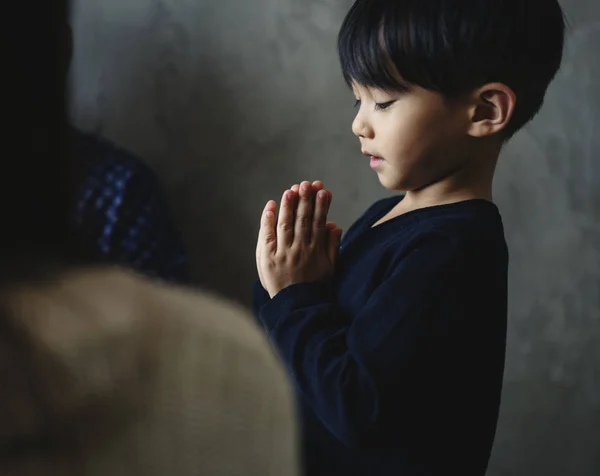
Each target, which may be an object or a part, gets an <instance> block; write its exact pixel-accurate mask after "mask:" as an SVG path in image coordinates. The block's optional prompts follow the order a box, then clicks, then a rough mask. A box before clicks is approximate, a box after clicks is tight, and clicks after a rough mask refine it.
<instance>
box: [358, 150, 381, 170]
mask: <svg viewBox="0 0 600 476" xmlns="http://www.w3.org/2000/svg"><path fill="white" fill-rule="evenodd" d="M362 153H363V155H366V156H367V157H369V158H370V159H371V161H370V163H369V165H370V166H371V168H372V169H376V168H377V167H379V166H380V165H381V164H382V163H383V162H384V159H383V158H381V157H378V156H377V155H373V154H371V153H370V152H369V151H366V150H363V151H362Z"/></svg>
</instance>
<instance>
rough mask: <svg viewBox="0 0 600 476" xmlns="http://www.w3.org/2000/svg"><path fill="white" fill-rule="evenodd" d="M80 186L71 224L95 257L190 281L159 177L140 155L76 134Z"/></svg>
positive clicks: (74, 132) (183, 251)
mask: <svg viewBox="0 0 600 476" xmlns="http://www.w3.org/2000/svg"><path fill="white" fill-rule="evenodd" d="M73 142H74V144H73V145H74V153H75V155H76V159H77V163H78V164H79V165H80V167H81V170H80V172H81V173H80V176H81V184H80V188H79V191H78V197H77V203H76V206H75V210H74V211H73V215H72V222H73V227H74V229H75V231H76V232H77V235H78V236H79V238H80V239H81V240H83V241H84V242H86V243H87V249H88V250H89V251H90V255H93V258H97V259H99V260H101V261H104V262H109V263H113V264H118V265H122V266H126V267H129V268H132V269H134V270H137V271H139V272H141V273H143V274H146V275H148V276H152V277H158V278H161V279H165V280H168V281H173V282H178V283H186V282H187V281H188V278H189V275H188V262H187V255H186V253H185V250H184V248H183V245H182V242H181V239H180V236H179V234H178V232H177V230H176V229H175V226H174V225H173V222H172V219H171V216H170V214H169V210H168V207H167V204H166V200H165V199H164V197H163V193H162V189H161V187H160V184H159V181H158V179H157V178H156V176H155V174H154V173H153V172H152V171H151V170H150V169H149V168H148V166H146V165H145V164H144V163H143V162H142V161H141V160H140V159H138V158H137V157H136V156H135V155H133V154H131V153H130V152H127V151H126V150H123V149H120V148H118V147H116V146H114V145H113V144H111V143H110V142H108V141H106V140H104V139H101V138H99V137H97V136H94V135H91V134H86V133H83V132H80V131H77V130H73Z"/></svg>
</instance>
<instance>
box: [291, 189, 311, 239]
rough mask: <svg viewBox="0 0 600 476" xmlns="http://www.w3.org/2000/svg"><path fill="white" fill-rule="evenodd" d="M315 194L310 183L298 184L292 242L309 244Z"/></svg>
mask: <svg viewBox="0 0 600 476" xmlns="http://www.w3.org/2000/svg"><path fill="white" fill-rule="evenodd" d="M314 202H315V194H314V191H313V189H312V185H311V183H310V182H302V183H301V184H300V200H299V201H298V208H297V210H296V223H295V226H294V242H295V243H302V242H304V243H309V242H310V235H311V231H312V217H313V214H314Z"/></svg>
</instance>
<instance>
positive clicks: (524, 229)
mask: <svg viewBox="0 0 600 476" xmlns="http://www.w3.org/2000/svg"><path fill="white" fill-rule="evenodd" d="M74 3H75V5H74V12H73V18H74V20H73V21H74V30H75V38H76V50H75V61H74V65H73V70H72V80H73V108H72V109H73V119H74V121H75V122H76V123H77V124H78V125H80V126H81V127H83V128H85V129H88V130H95V131H97V132H100V133H102V134H104V135H105V136H107V137H109V138H110V139H113V140H115V141H117V142H118V143H120V144H122V145H124V146H126V147H128V148H130V149H132V150H133V151H135V152H137V153H139V154H140V155H141V156H143V157H144V158H145V159H146V160H147V161H148V162H149V163H150V164H151V165H152V166H153V167H154V168H155V169H156V170H157V171H158V173H159V174H160V177H161V179H162V180H163V183H164V186H165V188H166V190H167V192H168V196H169V199H170V201H171V204H172V206H173V209H174V212H175V214H176V218H177V221H178V223H179V225H180V227H181V229H182V231H183V233H184V236H185V239H186V242H187V244H188V246H189V249H190V252H191V254H192V258H193V267H194V272H195V277H196V279H197V281H198V282H199V283H201V284H203V285H205V286H208V287H210V288H213V289H215V290H217V291H219V292H222V293H224V294H226V295H227V296H229V297H232V298H234V299H238V300H241V301H242V302H246V303H247V302H248V297H249V287H250V286H251V284H252V282H253V280H254V279H255V270H254V248H255V238H256V232H257V225H258V218H259V214H260V211H261V209H262V206H263V204H264V203H265V201H266V200H267V199H269V198H278V197H279V196H280V193H281V191H282V190H283V189H285V188H286V187H289V186H290V185H291V184H293V183H295V182H297V181H299V180H303V179H309V180H314V179H321V180H323V181H324V182H325V183H326V185H327V186H328V187H329V188H330V189H331V190H332V191H333V192H334V195H335V198H334V201H335V203H334V206H333V208H332V218H333V219H335V220H336V221H337V222H338V223H339V224H341V225H342V226H344V227H347V226H348V225H349V224H350V223H351V222H352V221H353V220H354V218H356V217H357V215H358V214H359V213H361V212H362V211H363V210H364V208H365V207H366V206H367V205H368V204H370V203H371V202H373V201H374V200H376V199H377V198H380V197H382V196H385V195H386V193H385V191H384V190H382V189H381V187H380V185H379V183H378V181H377V178H376V177H375V176H374V174H373V173H372V172H371V171H370V170H369V169H368V167H367V166H366V162H365V160H364V158H363V157H362V156H361V155H360V151H359V148H358V147H357V142H356V140H355V138H354V137H353V136H352V134H351V131H350V123H351V120H352V114H353V109H352V103H353V98H352V95H351V94H350V93H349V92H348V91H347V90H346V89H345V88H344V86H343V84H342V81H341V78H340V74H339V72H338V65H337V58H336V53H335V37H336V32H337V28H338V26H339V24H340V22H341V20H342V18H343V15H344V13H345V11H346V10H347V8H348V7H349V5H350V4H351V1H350V0H302V1H299V0H164V1H159V0H75V2H74ZM562 3H563V6H564V7H565V10H566V12H567V16H568V18H569V21H570V24H571V26H570V32H569V42H568V46H567V51H566V56H565V61H564V67H563V69H562V71H561V73H560V75H559V77H558V78H557V80H556V82H555V83H554V84H553V86H552V87H551V89H550V91H549V94H548V98H547V102H546V105H545V107H544V109H543V111H542V113H541V114H540V116H539V117H538V119H537V120H536V121H535V122H534V123H533V124H531V125H530V126H529V127H527V130H526V131H524V132H523V133H521V134H520V135H518V136H517V137H516V138H515V139H514V140H513V141H512V143H511V144H510V146H509V147H508V148H507V149H506V151H505V153H504V156H503V158H502V160H501V165H500V168H499V172H498V178H497V182H496V199H497V202H498V204H499V206H500V208H501V210H502V212H503V214H504V217H505V223H506V229H507V236H508V240H509V244H510V247H511V252H512V263H511V276H510V279H511V285H510V291H511V295H510V336H509V347H508V359H507V373H506V384H505V392H504V401H503V407H502V415H501V421H500V427H499V431H498V437H497V444H496V447H495V450H494V455H493V461H492V465H491V468H490V475H492V476H505V475H510V476H512V475H515V476H517V475H528V476H537V475H544V476H564V475H582V476H588V475H589V476H592V475H598V474H600V368H599V367H600V157H598V149H599V148H600V139H599V136H600V126H599V124H600V122H599V119H600V86H599V83H598V81H599V78H600V54H599V53H598V52H599V51H600V2H598V1H597V0H563V1H562ZM483 317H484V316H483Z"/></svg>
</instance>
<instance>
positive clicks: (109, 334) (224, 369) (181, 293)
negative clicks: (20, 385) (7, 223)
mask: <svg viewBox="0 0 600 476" xmlns="http://www.w3.org/2000/svg"><path fill="white" fill-rule="evenodd" d="M1 298H2V300H1V304H2V310H3V314H4V315H6V316H8V319H9V320H10V321H12V322H13V323H16V325H18V326H19V328H21V329H22V330H23V331H24V332H25V334H26V338H25V341H27V342H28V343H29V344H28V345H29V346H30V347H31V349H30V350H31V353H32V354H33V355H35V358H34V359H33V361H34V365H35V362H37V364H39V366H40V368H39V369H38V370H39V372H42V371H43V372H47V373H51V374H52V375H46V377H45V378H44V379H43V380H45V384H46V385H48V388H47V389H44V395H47V396H48V399H49V400H51V401H50V402H49V403H48V404H47V407H48V410H49V411H53V410H54V411H56V412H60V413H62V412H63V411H72V410H73V409H75V408H85V403H86V402H87V401H88V399H89V398H90V396H92V395H93V396H94V399H95V400H98V401H102V400H103V397H105V398H106V400H105V401H113V400H114V398H115V397H118V398H119V400H120V401H121V402H122V403H123V405H127V404H131V405H134V406H135V405H137V404H136V402H137V401H139V399H140V398H145V397H144V396H143V395H140V393H144V392H146V391H147V390H148V388H154V389H155V391H161V389H162V390H164V389H163V388H162V387H163V384H164V383H165V382H167V381H172V382H174V384H177V385H181V384H183V383H185V382H180V381H178V380H177V379H180V380H185V381H186V382H187V384H186V385H188V387H189V389H190V391H191V392H192V393H193V392H199V390H198V385H204V386H208V387H207V388H210V387H219V385H221V386H223V385H226V386H228V387H230V388H231V389H232V391H233V393H232V394H231V396H230V398H231V399H230V402H229V403H230V404H231V405H236V408H237V410H236V411H244V412H251V411H256V407H257V406H260V405H262V404H261V403H260V401H259V400H260V399H259V398H258V397H259V395H260V396H261V397H262V396H263V393H264V392H271V393H273V395H277V396H279V397H280V398H281V399H282V400H283V404H285V403H286V402H288V401H289V402H291V392H290V389H289V388H288V385H287V379H286V377H285V372H284V370H283V368H282V367H281V365H280V363H279V362H278V360H277V359H276V358H275V356H274V354H273V352H272V350H271V348H270V346H269V343H268V340H267V339H266V336H265V335H264V333H263V332H261V331H260V330H259V328H258V327H257V326H256V325H255V323H254V321H253V319H252V318H251V317H250V316H249V315H248V313H247V312H246V311H245V310H244V309H242V308H241V307H239V306H237V305H235V304H232V303H229V302H227V301H225V300H223V299H221V298H218V297H216V296H213V295H210V294H207V293H196V292H191V291H188V290H186V289H180V288H177V287H174V286H170V285H167V284H163V283H160V282H154V281H151V280H148V279H145V278H141V277H138V276H136V275H133V274H131V273H129V272H125V271H120V270H112V269H98V270H90V269H88V270H84V271H72V272H69V273H66V274H64V275H62V276H60V277H59V278H58V279H56V280H54V281H53V282H52V283H46V284H34V285H28V286H23V287H20V288H18V289H13V290H10V291H8V292H6V293H5V294H4V295H3V296H1ZM37 359H39V361H37ZM44 362H46V363H44ZM36 373H38V372H36ZM169 375H173V376H175V377H172V376H171V377H170V376H169ZM51 377H58V378H56V379H54V378H51ZM173 378H175V379H176V380H175V381H173V380H172V379H173ZM225 381H227V382H228V383H226V382H225ZM219 382H221V383H220V384H219ZM14 388H15V390H16V389H17V386H15V387H14ZM194 389H195V390H194ZM233 389H238V390H233ZM22 390H23V391H24V392H25V391H26V389H22ZM203 395H204V394H202V395H199V394H198V395H197V396H198V397H199V398H200V397H202V396H203ZM21 397H22V398H23V399H25V400H26V399H27V395H22V396H21ZM242 398H246V399H247V401H245V402H240V401H239V400H240V399H242ZM199 404H201V402H199ZM290 405H291V403H290ZM244 414H245V415H246V413H244ZM246 416H248V418H250V416H249V414H248V415H246Z"/></svg>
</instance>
